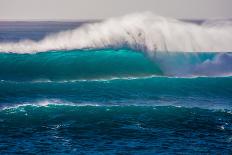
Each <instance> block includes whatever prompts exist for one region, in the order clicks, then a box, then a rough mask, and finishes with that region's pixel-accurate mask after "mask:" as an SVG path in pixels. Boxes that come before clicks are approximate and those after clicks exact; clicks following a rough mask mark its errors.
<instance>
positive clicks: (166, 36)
mask: <svg viewBox="0 0 232 155" xmlns="http://www.w3.org/2000/svg"><path fill="white" fill-rule="evenodd" d="M215 23H216V24H215ZM231 34H232V23H231V22H230V21H227V22H215V21H214V22H207V23H204V24H201V25H196V24H191V23H186V22H183V21H179V20H176V19H171V18H164V17H161V16H156V15H154V14H152V13H149V12H148V13H140V14H139V13H136V14H131V15H126V16H123V17H119V18H112V19H108V20H105V21H103V22H100V23H93V24H86V25H84V26H82V27H80V28H77V29H74V30H68V31H63V32H60V33H56V34H52V35H48V36H46V37H45V38H44V39H42V40H40V41H32V40H22V41H19V42H16V43H13V42H7V43H0V51H1V52H13V53H35V52H43V51H50V50H71V49H85V48H90V49H93V48H116V49H118V48H122V47H128V48H131V49H135V50H140V51H144V52H147V53H148V54H149V55H153V54H154V53H155V51H183V52H230V51H232V44H231V43H232V35H231Z"/></svg>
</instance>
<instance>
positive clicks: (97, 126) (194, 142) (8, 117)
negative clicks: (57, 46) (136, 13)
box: [0, 23, 232, 154]
mask: <svg viewBox="0 0 232 155" xmlns="http://www.w3.org/2000/svg"><path fill="white" fill-rule="evenodd" d="M58 24H59V23H58ZM69 24H70V23H69ZM35 25H36V24H35ZM45 25H47V24H46V23H45ZM64 25H65V27H62V26H61V27H58V28H57V31H59V30H63V29H67V27H68V28H73V27H72V26H73V25H75V24H74V23H72V24H71V26H70V25H68V23H66V24H64ZM67 25H68V26H67ZM13 27H14V25H13ZM23 27H25V29H26V30H28V32H27V33H26V32H25V30H23V32H25V33H23V32H22V31H19V30H17V26H16V30H14V32H18V33H16V34H15V35H13V32H12V31H7V33H6V32H5V29H7V30H9V29H11V28H12V27H8V26H7V27H6V28H4V29H3V28H2V30H1V31H2V32H1V33H0V34H4V36H3V35H1V36H0V39H1V42H2V43H0V49H1V51H2V50H3V51H2V52H1V53H0V80H1V81H0V151H1V154H16V153H18V154H23V153H28V154H30V153H32V154H58V153H60V154H231V153H232V78H231V75H232V64H231V62H232V54H231V53H230V52H229V51H228V52H225V51H224V52H215V51H212V52H209V51H208V52H203V51H201V52H191V53H189V52H187V51H186V52H183V51H181V52H174V51H172V52H170V51H168V52H167V51H159V52H155V53H153V54H151V53H150V52H148V51H146V50H145V51H143V50H142V49H141V48H136V49H134V48H128V46H127V48H122V47H121V46H119V47H120V48H115V47H112V48H102V49H100V48H97V49H95V48H94V49H70V50H67V49H66V50H49V51H46V52H44V51H43V52H42V53H41V52H37V53H35V50H33V52H31V53H30V52H29V53H28V49H26V50H25V51H27V52H26V53H27V54H25V53H24V54H22V52H17V51H14V50H13V49H20V50H19V51H22V49H21V47H24V43H25V42H19V44H17V43H16V41H18V39H17V38H19V39H20V38H28V39H33V40H40V39H41V36H43V35H44V34H46V35H47V33H49V32H51V26H47V27H43V26H41V27H39V28H40V29H41V32H38V34H35V35H33V34H34V33H33V32H34V30H35V28H33V27H32V26H31V25H29V26H28V25H27V24H26V25H24V26H23ZM36 29H38V27H36ZM42 30H43V31H42ZM54 31H55V30H54ZM3 32H5V33H3ZM52 32H53V31H52ZM13 36H15V37H13ZM35 36H37V37H38V38H36V37H35ZM9 38H10V39H9ZM39 38H40V39H39ZM9 40H11V41H12V42H14V43H13V44H11V45H12V51H13V53H9V52H10V51H7V49H9V48H6V47H8V43H6V42H8V41H9ZM6 44H7V45H6ZM33 44H34V43H33ZM38 44H40V43H38ZM43 44H44V43H43ZM25 45H26V44H25ZM28 46H29V45H28ZM13 47H14V48H13ZM35 47H38V46H37V45H30V48H32V49H33V48H35ZM41 47H42V45H41ZM49 47H50V45H49ZM30 48H29V49H30ZM39 48H40V45H39ZM4 49H5V51H4ZM12 51H11V52H12Z"/></svg>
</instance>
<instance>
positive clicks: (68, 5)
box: [0, 0, 232, 20]
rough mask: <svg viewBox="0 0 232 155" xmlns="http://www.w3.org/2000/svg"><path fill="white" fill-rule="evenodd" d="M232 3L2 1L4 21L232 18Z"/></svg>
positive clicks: (212, 0)
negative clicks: (150, 14) (148, 15)
mask: <svg viewBox="0 0 232 155" xmlns="http://www.w3.org/2000/svg"><path fill="white" fill-rule="evenodd" d="M231 6H232V0H0V20H85V19H105V18H110V17H115V16H122V15H125V14H129V13H134V12H145V11H151V12H153V13H155V14H158V15H161V16H168V17H173V18H179V19H218V18H232V9H231Z"/></svg>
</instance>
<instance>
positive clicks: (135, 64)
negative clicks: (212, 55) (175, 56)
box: [0, 49, 162, 81]
mask: <svg viewBox="0 0 232 155" xmlns="http://www.w3.org/2000/svg"><path fill="white" fill-rule="evenodd" d="M0 64H1V65H0V70H1V74H0V79H1V80H8V81H71V80H94V79H111V78H125V77H144V76H151V75H162V71H161V70H160V68H159V67H158V66H157V64H155V63H153V61H151V60H150V59H148V58H147V57H146V56H145V55H142V54H140V53H138V52H132V51H130V50H117V51H115V50H110V49H108V50H95V51H77V50H74V51H69V52H66V51H59V52H46V53H37V54H32V55H31V54H24V55H20V54H3V53H2V54H0Z"/></svg>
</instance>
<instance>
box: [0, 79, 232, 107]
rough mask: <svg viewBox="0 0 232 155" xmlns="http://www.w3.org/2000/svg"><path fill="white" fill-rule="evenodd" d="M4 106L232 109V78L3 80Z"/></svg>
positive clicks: (1, 98) (0, 96) (0, 100)
mask: <svg viewBox="0 0 232 155" xmlns="http://www.w3.org/2000/svg"><path fill="white" fill-rule="evenodd" d="M0 85H1V87H0V103H1V104H0V105H1V107H5V106H12V105H18V104H32V103H34V104H38V105H40V104H42V105H43V104H48V103H51V104H65V103H66V104H74V105H86V104H91V105H149V106H152V105H154V106H156V105H174V106H184V107H200V108H206V109H214V108H216V109H231V100H232V96H231V94H232V78H231V77H217V78H207V77H202V78H168V77H153V78H146V79H131V80H125V79H118V80H110V81H77V82H6V81H2V82H0Z"/></svg>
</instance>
